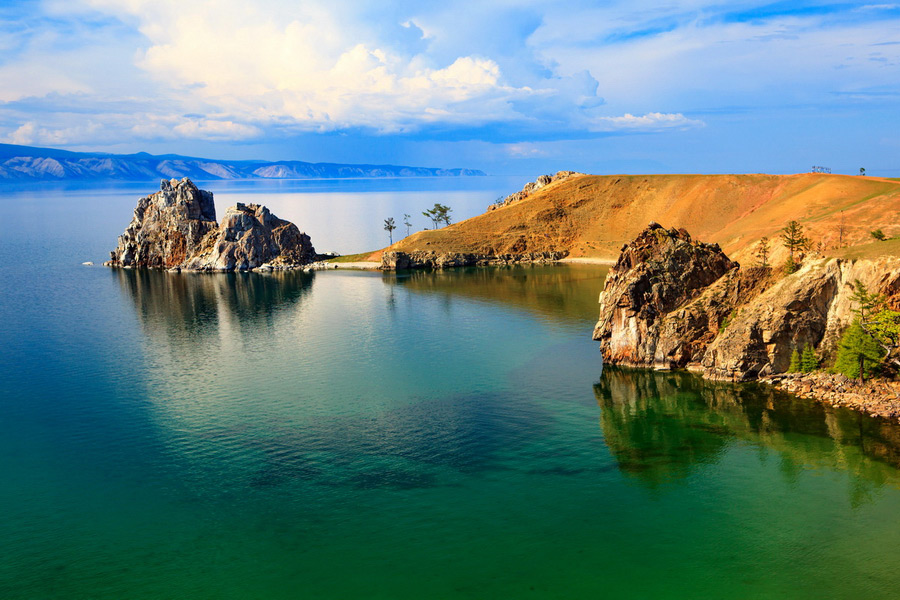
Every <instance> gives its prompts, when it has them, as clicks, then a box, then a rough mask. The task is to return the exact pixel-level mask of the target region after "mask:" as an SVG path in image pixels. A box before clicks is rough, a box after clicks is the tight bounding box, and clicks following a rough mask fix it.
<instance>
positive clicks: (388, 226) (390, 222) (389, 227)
mask: <svg viewBox="0 0 900 600" xmlns="http://www.w3.org/2000/svg"><path fill="white" fill-rule="evenodd" d="M395 229H397V225H396V224H395V223H394V217H389V218H387V219H385V220H384V230H385V231H387V232H388V239H389V240H390V243H391V244H393V243H394V230H395Z"/></svg>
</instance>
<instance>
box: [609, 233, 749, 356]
mask: <svg viewBox="0 0 900 600" xmlns="http://www.w3.org/2000/svg"><path fill="white" fill-rule="evenodd" d="M737 266H738V265H737V263H734V262H732V261H731V260H729V259H728V257H727V256H725V253H724V252H722V250H720V249H719V246H718V245H710V244H704V243H702V242H695V241H694V240H692V239H691V236H690V234H688V232H687V231H685V230H683V229H681V230H676V229H672V230H668V229H664V228H663V227H661V226H660V225H657V224H656V223H651V224H650V226H649V227H647V229H645V230H644V231H643V232H642V233H641V234H640V235H638V237H637V239H635V240H634V241H633V242H631V243H630V244H626V245H625V246H624V247H623V248H622V253H621V254H620V255H619V260H618V261H617V262H616V264H615V266H614V267H613V268H612V269H611V270H610V272H609V275H608V276H607V279H606V285H605V287H604V289H603V293H602V294H601V295H600V319H599V320H598V322H597V325H596V327H595V328H594V339H595V340H600V341H601V342H602V343H601V349H602V351H603V358H604V360H605V361H607V362H610V363H614V364H625V365H632V366H650V365H654V366H662V367H669V366H671V365H672V363H673V362H674V363H675V364H677V365H678V366H683V364H682V363H684V362H686V360H689V359H690V355H687V356H686V355H685V354H686V353H685V350H686V348H685V347H684V344H683V341H684V339H685V338H684V337H683V336H681V335H679V334H680V333H684V332H685V331H682V330H690V331H691V332H695V331H701V330H702V329H703V327H700V326H699V324H698V322H696V320H689V319H686V317H682V318H681V319H680V320H681V321H684V322H686V323H687V324H688V326H687V327H681V328H672V327H664V324H666V317H667V316H668V315H669V313H671V312H672V311H674V310H675V309H677V308H679V307H681V306H683V305H685V304H686V303H688V302H689V301H691V300H693V299H695V298H696V297H698V296H699V295H700V294H701V293H702V292H703V291H704V290H705V289H706V287H707V286H709V285H710V284H712V283H713V282H715V281H716V280H718V279H719V278H720V277H722V275H724V274H725V273H727V272H728V271H730V270H732V269H735V268H736V267H737ZM673 329H675V330H676V331H673ZM663 330H665V331H666V332H667V333H668V335H666V336H665V337H663V338H662V340H661V338H660V334H661V332H662V331H663ZM694 341H695V340H694ZM660 342H662V343H660Z"/></svg>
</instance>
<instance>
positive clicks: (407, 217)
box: [403, 214, 412, 237]
mask: <svg viewBox="0 0 900 600" xmlns="http://www.w3.org/2000/svg"><path fill="white" fill-rule="evenodd" d="M403 224H404V225H406V237H409V228H410V227H412V223H410V222H409V215H407V214H404V215H403Z"/></svg>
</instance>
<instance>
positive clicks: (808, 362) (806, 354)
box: [800, 344, 819, 373]
mask: <svg viewBox="0 0 900 600" xmlns="http://www.w3.org/2000/svg"><path fill="white" fill-rule="evenodd" d="M818 368H819V357H818V356H816V351H815V350H813V347H812V346H810V345H809V344H807V345H806V347H804V348H803V354H802V355H801V356H800V370H801V371H803V372H804V373H812V372H813V371H815V370H816V369H818Z"/></svg>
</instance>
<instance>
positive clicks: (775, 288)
mask: <svg viewBox="0 0 900 600" xmlns="http://www.w3.org/2000/svg"><path fill="white" fill-rule="evenodd" d="M857 280H858V281H860V282H862V283H863V284H864V285H865V286H866V287H867V289H869V291H871V292H875V293H880V294H885V295H886V296H888V298H891V299H893V302H894V303H895V304H897V303H900V259H878V260H859V261H849V260H842V259H830V260H825V259H821V260H817V261H808V264H806V265H804V267H803V268H802V269H800V270H799V271H798V272H796V273H794V274H792V275H789V276H786V277H783V278H781V279H780V280H777V281H774V277H770V276H769V274H768V271H767V270H762V269H754V268H749V269H741V268H738V266H737V264H736V263H732V262H731V261H730V260H728V258H727V257H726V256H725V255H724V254H723V253H722V252H721V250H719V249H718V247H717V246H709V245H707V244H698V243H696V242H693V241H691V239H690V236H689V235H688V234H687V232H684V231H682V230H678V231H676V230H666V229H663V228H662V227H660V226H658V225H655V224H652V225H651V226H650V227H649V228H648V229H646V230H645V231H644V232H643V233H641V234H640V235H639V236H638V237H637V239H636V240H635V241H634V242H632V243H631V244H628V245H626V246H625V247H624V248H623V249H622V254H621V256H620V257H619V261H618V262H617V263H616V266H615V267H613V269H612V270H611V271H610V273H609V275H608V277H607V281H606V285H605V287H604V290H603V292H602V294H601V295H600V319H599V321H598V322H597V325H596V327H595V329H594V339H595V340H599V341H600V342H601V350H602V352H603V357H604V360H605V361H606V362H608V363H611V364H624V365H630V366H652V367H655V368H658V369H669V368H681V367H687V368H688V369H691V370H695V371H699V372H702V373H703V375H704V376H705V377H707V378H710V379H724V380H732V381H746V380H751V379H756V378H759V377H765V376H770V375H773V374H777V373H783V372H784V371H786V370H787V368H788V365H789V363H790V357H791V353H792V352H793V351H794V350H795V349H797V350H802V349H803V348H804V347H806V346H807V345H810V346H812V347H813V348H814V349H816V351H817V353H818V355H819V357H820V358H821V359H823V361H828V360H830V358H831V357H833V355H834V353H835V351H836V347H837V342H838V340H839V338H840V335H841V334H842V332H843V331H844V330H845V329H846V327H847V326H848V325H849V324H850V322H851V321H852V319H853V317H854V313H853V308H854V307H853V303H852V301H851V298H852V295H853V291H854V287H853V284H854V281H857Z"/></svg>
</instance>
